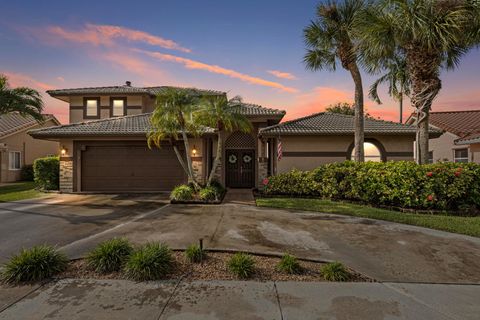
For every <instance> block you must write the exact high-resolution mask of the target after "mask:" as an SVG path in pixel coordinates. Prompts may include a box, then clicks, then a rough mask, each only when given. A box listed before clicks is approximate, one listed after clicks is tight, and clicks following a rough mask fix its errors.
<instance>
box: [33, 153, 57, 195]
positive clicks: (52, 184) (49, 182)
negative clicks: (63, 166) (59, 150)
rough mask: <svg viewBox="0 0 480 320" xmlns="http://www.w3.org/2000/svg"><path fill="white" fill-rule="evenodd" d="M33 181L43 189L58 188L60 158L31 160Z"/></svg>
mask: <svg viewBox="0 0 480 320" xmlns="http://www.w3.org/2000/svg"><path fill="white" fill-rule="evenodd" d="M33 173H34V181H35V183H36V184H37V186H38V187H40V188H41V189H44V190H58V187H59V177H60V159H59V158H58V157H45V158H39V159H37V160H35V161H34V162H33Z"/></svg>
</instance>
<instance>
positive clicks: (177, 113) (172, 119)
mask: <svg viewBox="0 0 480 320" xmlns="http://www.w3.org/2000/svg"><path fill="white" fill-rule="evenodd" d="M198 101H199V99H198V96H196V95H193V94H191V93H190V91H189V90H186V89H176V88H167V89H165V90H164V91H163V92H162V93H160V94H159V95H158V96H157V98H156V101H155V110H154V111H153V114H152V116H151V117H150V127H151V128H150V131H149V132H148V134H147V141H148V146H149V147H150V148H151V147H152V145H155V146H157V147H158V148H160V147H161V144H162V142H163V141H165V140H169V141H170V143H171V144H172V145H173V150H174V152H175V154H176V156H177V158H178V161H179V162H180V165H181V166H182V168H183V170H184V171H185V173H186V174H187V176H188V179H189V181H190V182H192V183H193V185H194V187H195V188H196V189H199V188H200V186H199V184H198V182H197V178H196V177H195V173H194V171H193V164H192V157H191V156H190V144H189V142H188V136H189V135H191V136H197V135H199V132H200V130H201V128H200V127H199V126H198V125H197V124H196V123H195V122H194V121H192V111H193V109H194V107H195V106H196V105H198ZM180 138H181V140H183V144H184V147H185V159H186V161H184V158H183V156H182V154H181V153H180V151H179V149H178V146H177V142H178V141H179V140H180Z"/></svg>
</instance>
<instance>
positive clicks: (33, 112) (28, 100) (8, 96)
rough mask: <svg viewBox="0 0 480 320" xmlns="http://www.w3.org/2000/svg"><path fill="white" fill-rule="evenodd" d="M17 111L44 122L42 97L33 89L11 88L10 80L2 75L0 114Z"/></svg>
mask: <svg viewBox="0 0 480 320" xmlns="http://www.w3.org/2000/svg"><path fill="white" fill-rule="evenodd" d="M15 111H16V112H19V113H20V114H21V115H24V116H25V115H30V116H32V117H33V118H34V119H36V120H38V121H41V120H43V115H42V111H43V101H42V96H41V95H40V93H39V92H38V91H37V90H34V89H31V88H27V87H18V88H14V89H12V88H10V86H9V84H8V78H7V77H6V76H5V75H3V74H0V114H6V113H9V112H15Z"/></svg>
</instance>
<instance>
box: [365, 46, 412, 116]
mask: <svg viewBox="0 0 480 320" xmlns="http://www.w3.org/2000/svg"><path fill="white" fill-rule="evenodd" d="M384 68H385V69H386V71H387V73H385V74H384V75H382V76H381V77H380V78H378V79H377V80H376V81H375V82H374V83H373V84H372V85H371V86H370V91H369V96H370V98H371V99H373V100H374V101H375V102H376V103H378V104H382V101H381V100H380V97H379V96H378V86H379V85H380V84H382V83H386V84H388V94H389V95H390V96H391V97H392V98H393V99H394V100H397V101H398V105H399V111H400V117H399V122H400V123H403V99H404V97H405V96H407V97H408V96H409V95H410V82H411V81H410V77H409V75H408V71H407V62H406V60H405V58H404V57H401V56H399V55H395V56H394V57H393V59H389V60H388V61H387V63H386V65H385V67H384Z"/></svg>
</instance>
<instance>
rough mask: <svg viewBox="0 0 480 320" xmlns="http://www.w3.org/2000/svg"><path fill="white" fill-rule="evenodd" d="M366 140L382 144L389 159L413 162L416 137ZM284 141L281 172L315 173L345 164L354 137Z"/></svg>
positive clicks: (279, 170)
mask: <svg viewBox="0 0 480 320" xmlns="http://www.w3.org/2000/svg"><path fill="white" fill-rule="evenodd" d="M365 139H375V140H377V141H378V142H380V143H381V144H382V145H383V147H384V148H385V151H386V157H387V160H413V140H414V137H413V136H366V137H365ZM281 141H282V149H283V155H284V156H283V158H282V160H280V161H279V162H278V164H277V172H278V173H282V172H287V171H290V170H292V169H293V168H295V169H299V170H312V169H314V168H316V167H318V166H319V165H321V164H325V163H332V162H341V161H345V160H346V159H347V150H348V149H349V147H350V145H351V144H352V143H353V136H283V137H281ZM309 153H310V154H309ZM389 153H391V155H390V154H389Z"/></svg>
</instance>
